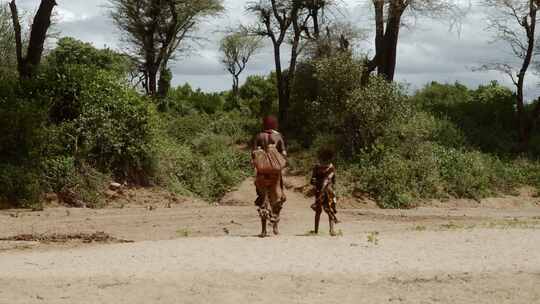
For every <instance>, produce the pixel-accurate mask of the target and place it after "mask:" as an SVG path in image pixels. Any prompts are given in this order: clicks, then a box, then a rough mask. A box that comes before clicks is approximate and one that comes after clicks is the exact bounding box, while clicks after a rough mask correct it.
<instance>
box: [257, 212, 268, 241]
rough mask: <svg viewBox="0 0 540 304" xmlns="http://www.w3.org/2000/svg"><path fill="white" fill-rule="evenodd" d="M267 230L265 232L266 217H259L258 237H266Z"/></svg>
mask: <svg viewBox="0 0 540 304" xmlns="http://www.w3.org/2000/svg"><path fill="white" fill-rule="evenodd" d="M267 236H268V232H266V218H265V217H261V234H259V237H262V238H263V237H267Z"/></svg>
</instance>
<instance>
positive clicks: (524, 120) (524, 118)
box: [516, 0, 537, 151]
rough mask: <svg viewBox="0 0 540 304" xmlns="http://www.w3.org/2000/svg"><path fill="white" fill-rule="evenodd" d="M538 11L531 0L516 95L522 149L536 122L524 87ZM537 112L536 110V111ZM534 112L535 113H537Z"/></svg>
mask: <svg viewBox="0 0 540 304" xmlns="http://www.w3.org/2000/svg"><path fill="white" fill-rule="evenodd" d="M536 12H537V8H536V6H535V3H534V1H533V0H529V16H530V24H529V22H528V21H527V19H525V20H524V23H523V25H522V26H523V27H524V28H525V30H526V32H527V52H526V54H525V57H524V58H523V63H522V65H521V69H520V71H519V74H518V81H517V84H516V87H517V96H516V106H517V114H518V131H519V141H520V147H519V150H520V151H526V150H527V148H528V145H529V141H530V137H531V136H530V135H531V134H530V133H531V129H532V126H533V125H534V123H535V120H536V117H534V116H532V117H528V114H527V111H526V109H525V102H524V93H523V87H524V85H525V76H526V75H527V70H528V69H529V66H530V65H531V61H532V58H533V56H534V50H535V35H536ZM534 112H536V111H534ZM534 112H533V113H532V114H533V115H534V114H535V113H534Z"/></svg>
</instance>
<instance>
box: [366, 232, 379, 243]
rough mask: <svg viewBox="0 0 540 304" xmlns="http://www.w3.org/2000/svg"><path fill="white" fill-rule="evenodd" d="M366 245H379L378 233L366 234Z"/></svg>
mask: <svg viewBox="0 0 540 304" xmlns="http://www.w3.org/2000/svg"><path fill="white" fill-rule="evenodd" d="M367 241H368V243H371V244H373V245H379V232H378V231H372V232H370V233H368V236H367Z"/></svg>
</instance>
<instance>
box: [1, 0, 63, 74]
mask: <svg viewBox="0 0 540 304" xmlns="http://www.w3.org/2000/svg"><path fill="white" fill-rule="evenodd" d="M55 6H56V1H55V0H41V4H40V5H39V8H38V10H37V12H36V14H35V16H34V19H33V22H32V26H31V30H30V38H29V40H28V47H27V49H26V54H24V53H23V38H22V30H21V23H20V21H19V12H18V9H17V4H16V2H15V0H12V1H11V2H10V3H9V7H10V10H11V18H12V23H13V31H14V39H15V51H16V56H17V57H16V58H17V69H18V71H19V75H20V77H21V78H32V77H34V76H35V74H36V72H37V68H38V67H39V64H40V63H41V57H42V55H43V50H44V45H45V40H46V39H47V31H48V30H49V27H50V26H51V23H52V22H51V17H52V12H53V9H54V7H55Z"/></svg>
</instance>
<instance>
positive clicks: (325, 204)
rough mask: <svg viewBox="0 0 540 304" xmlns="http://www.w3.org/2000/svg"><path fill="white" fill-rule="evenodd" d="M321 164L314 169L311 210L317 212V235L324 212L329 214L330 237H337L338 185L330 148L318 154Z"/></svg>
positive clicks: (332, 153)
mask: <svg viewBox="0 0 540 304" xmlns="http://www.w3.org/2000/svg"><path fill="white" fill-rule="evenodd" d="M318 158H319V164H317V165H315V166H314V167H313V175H312V177H311V184H312V185H313V186H315V203H314V204H313V205H311V209H313V211H315V231H314V232H315V233H319V222H320V220H321V213H322V211H323V210H324V212H326V214H328V222H329V224H330V235H332V236H335V235H336V232H335V231H334V225H335V224H337V223H338V219H337V217H336V213H337V209H336V203H337V198H336V194H335V192H334V186H335V183H336V168H335V167H334V165H333V164H332V160H333V158H334V152H333V151H332V150H331V149H329V148H322V149H321V150H319V153H318Z"/></svg>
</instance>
